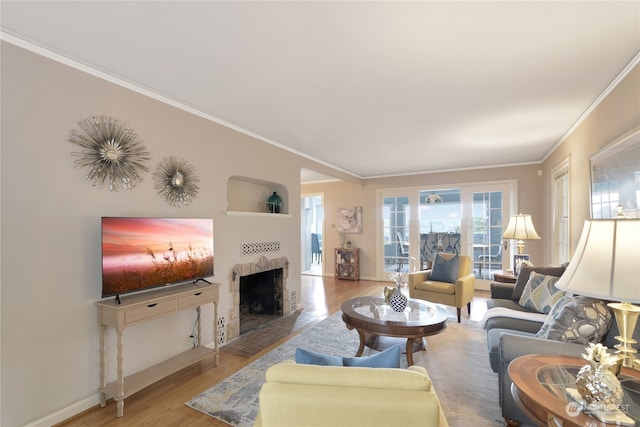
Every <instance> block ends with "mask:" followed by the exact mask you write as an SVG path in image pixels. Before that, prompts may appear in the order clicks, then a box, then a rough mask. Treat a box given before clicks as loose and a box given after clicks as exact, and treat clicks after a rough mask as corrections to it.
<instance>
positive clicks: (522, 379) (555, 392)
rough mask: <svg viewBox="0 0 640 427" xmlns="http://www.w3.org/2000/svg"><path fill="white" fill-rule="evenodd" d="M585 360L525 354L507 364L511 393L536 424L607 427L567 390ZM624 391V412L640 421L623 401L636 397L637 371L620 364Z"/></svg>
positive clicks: (632, 406)
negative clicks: (574, 399) (581, 405)
mask: <svg viewBox="0 0 640 427" xmlns="http://www.w3.org/2000/svg"><path fill="white" fill-rule="evenodd" d="M587 363H588V362H587V361H586V360H584V359H582V358H580V357H574V356H558V355H549V354H529V355H526V356H521V357H518V358H517V359H515V360H513V361H512V362H511V363H510V364H509V376H510V377H511V379H512V380H513V384H512V385H511V394H512V396H513V398H514V400H515V401H516V403H517V404H518V406H519V407H520V409H522V411H523V412H524V413H525V414H526V415H527V417H529V418H530V419H531V420H532V421H533V422H535V423H536V424H537V425H538V426H541V427H544V426H563V427H584V426H589V427H611V426H612V424H605V423H603V422H601V421H598V420H597V419H596V418H594V417H592V416H590V415H588V414H586V413H584V412H582V411H581V408H580V405H579V404H578V403H576V402H574V401H573V399H572V398H571V397H570V395H569V393H568V392H567V389H569V388H575V375H576V374H577V372H578V371H579V370H580V368H582V367H583V366H584V365H586V364H587ZM618 379H620V383H621V384H622V388H623V390H624V392H625V397H624V398H625V401H624V402H623V404H622V405H621V408H622V407H624V408H625V409H628V411H625V412H627V413H626V415H627V416H630V417H631V418H632V419H633V420H635V422H636V425H638V424H637V423H639V422H640V411H639V410H638V405H637V404H636V403H634V404H628V405H627V404H626V403H628V402H629V401H633V400H634V399H637V395H638V390H640V372H638V371H636V370H634V369H632V368H626V367H623V368H622V370H621V372H620V375H618Z"/></svg>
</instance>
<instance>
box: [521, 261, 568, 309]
mask: <svg viewBox="0 0 640 427" xmlns="http://www.w3.org/2000/svg"><path fill="white" fill-rule="evenodd" d="M558 279H559V277H556V276H546V275H543V274H538V273H536V272H535V271H534V272H532V273H531V275H530V276H529V281H528V282H527V284H526V285H525V286H524V290H523V291H522V296H521V297H520V301H519V304H520V305H521V306H523V307H526V308H530V309H531V310H535V311H537V312H539V313H544V314H549V311H551V307H553V305H554V304H555V303H556V302H557V301H558V300H559V299H560V298H561V297H562V295H564V291H562V290H560V289H558V288H556V286H555V284H556V282H557V281H558Z"/></svg>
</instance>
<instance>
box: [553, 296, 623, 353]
mask: <svg viewBox="0 0 640 427" xmlns="http://www.w3.org/2000/svg"><path fill="white" fill-rule="evenodd" d="M612 320H613V314H612V313H611V310H609V307H607V304H606V303H605V302H603V301H600V300H598V299H594V298H588V297H582V296H578V297H574V298H572V299H571V301H570V302H568V303H567V304H565V305H564V306H563V307H562V309H561V310H560V313H559V315H558V316H557V317H556V319H555V320H554V321H553V322H551V324H550V325H549V332H548V334H547V338H549V339H550V340H556V341H565V342H571V343H576V344H588V343H598V342H600V341H602V338H603V337H604V335H605V334H606V333H607V331H608V330H609V326H611V321H612Z"/></svg>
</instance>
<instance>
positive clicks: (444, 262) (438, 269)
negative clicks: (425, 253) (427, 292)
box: [429, 254, 460, 283]
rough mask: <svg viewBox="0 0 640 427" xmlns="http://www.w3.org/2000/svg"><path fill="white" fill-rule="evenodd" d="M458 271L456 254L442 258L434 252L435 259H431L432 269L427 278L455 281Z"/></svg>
mask: <svg viewBox="0 0 640 427" xmlns="http://www.w3.org/2000/svg"><path fill="white" fill-rule="evenodd" d="M459 271H460V259H459V258H458V254H455V255H454V256H452V257H451V258H449V259H446V258H444V257H443V256H442V255H440V254H436V259H435V260H434V261H433V269H432V270H431V274H430V275H429V280H432V281H435V282H448V283H455V282H456V279H458V273H459Z"/></svg>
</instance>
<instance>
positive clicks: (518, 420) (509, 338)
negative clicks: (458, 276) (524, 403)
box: [485, 267, 640, 426]
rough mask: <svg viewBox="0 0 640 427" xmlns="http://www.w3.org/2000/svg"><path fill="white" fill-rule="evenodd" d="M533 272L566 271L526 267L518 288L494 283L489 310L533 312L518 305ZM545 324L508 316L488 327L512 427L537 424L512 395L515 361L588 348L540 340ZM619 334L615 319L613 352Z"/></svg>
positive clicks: (609, 338) (609, 339) (639, 336)
mask: <svg viewBox="0 0 640 427" xmlns="http://www.w3.org/2000/svg"><path fill="white" fill-rule="evenodd" d="M531 271H536V272H537V273H540V274H547V275H554V276H560V275H561V274H562V273H563V272H564V267H533V268H530V267H525V268H523V269H522V271H521V273H520V275H519V277H518V280H517V282H516V284H515V285H512V284H504V283H492V284H491V299H489V300H487V307H488V308H489V309H490V308H493V307H506V308H510V309H513V310H518V311H525V312H526V311H531V310H528V309H526V308H524V307H521V306H520V305H519V304H518V300H519V299H520V296H521V295H522V290H523V289H524V285H525V284H526V282H527V279H528V277H529V274H530V273H531ZM523 282H524V283H523ZM542 324H543V322H538V321H532V320H526V319H520V318H510V317H508V316H504V317H494V318H491V319H489V320H488V321H487V322H486V324H485V329H486V331H487V345H488V349H489V361H490V364H491V369H493V371H494V372H497V373H498V381H499V398H500V406H501V408H502V416H503V417H504V418H505V421H506V422H507V423H508V424H509V425H518V424H519V425H526V426H530V425H531V426H532V425H534V424H533V422H531V421H530V420H529V418H527V416H526V415H525V414H524V413H523V412H522V411H521V410H520V408H519V407H518V405H517V404H516V402H515V401H514V399H513V396H512V395H511V384H512V381H511V378H510V377H509V374H508V370H507V369H508V367H509V363H511V361H512V360H514V359H516V358H517V357H520V356H523V355H525V354H558V355H568V356H580V355H581V354H583V353H585V348H586V345H584V344H573V343H567V342H563V341H554V340H548V339H541V338H536V337H535V336H534V335H535V334H536V333H537V332H538V331H539V330H540V328H541V327H542ZM616 335H619V331H618V327H617V325H616V322H615V320H613V321H612V322H611V326H610V328H609V330H608V332H607V333H606V334H605V336H604V338H603V340H602V343H603V344H604V345H606V346H607V347H609V348H610V349H613V346H614V345H615V344H617V340H616V339H615V337H616ZM634 338H635V339H636V340H638V341H640V326H639V327H636V329H635V332H634Z"/></svg>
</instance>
